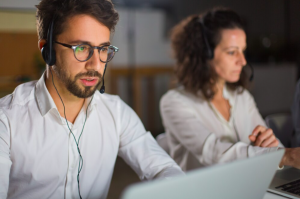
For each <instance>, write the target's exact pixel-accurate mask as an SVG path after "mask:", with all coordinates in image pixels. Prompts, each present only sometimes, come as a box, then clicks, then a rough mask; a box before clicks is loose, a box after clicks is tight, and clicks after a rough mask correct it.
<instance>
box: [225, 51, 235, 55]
mask: <svg viewBox="0 0 300 199" xmlns="http://www.w3.org/2000/svg"><path fill="white" fill-rule="evenodd" d="M234 53H235V51H229V52H227V54H229V55H234Z"/></svg>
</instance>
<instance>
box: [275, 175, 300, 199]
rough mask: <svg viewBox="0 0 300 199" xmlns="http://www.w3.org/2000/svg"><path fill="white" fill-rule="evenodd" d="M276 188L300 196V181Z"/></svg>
mask: <svg viewBox="0 0 300 199" xmlns="http://www.w3.org/2000/svg"><path fill="white" fill-rule="evenodd" d="M275 188H276V189H280V190H281V191H286V192H289V193H292V194H296V195H299V196H300V179H299V180H296V181H293V182H289V183H287V184H284V185H281V186H279V187H275Z"/></svg>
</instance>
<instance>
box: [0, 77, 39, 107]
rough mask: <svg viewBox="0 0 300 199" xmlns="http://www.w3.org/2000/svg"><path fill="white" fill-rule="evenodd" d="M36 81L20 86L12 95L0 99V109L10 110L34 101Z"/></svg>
mask: <svg viewBox="0 0 300 199" xmlns="http://www.w3.org/2000/svg"><path fill="white" fill-rule="evenodd" d="M35 85H36V81H31V82H27V83H24V84H20V85H19V86H17V87H16V88H15V90H14V91H13V93H11V94H9V95H6V96H4V97H2V98H1V99H0V108H12V107H13V106H15V105H21V106H23V105H25V104H27V103H28V101H30V100H33V99H34V88H35Z"/></svg>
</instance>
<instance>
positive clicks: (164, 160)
mask: <svg viewBox="0 0 300 199" xmlns="http://www.w3.org/2000/svg"><path fill="white" fill-rule="evenodd" d="M120 101H121V100H120ZM118 110H119V113H120V114H119V119H118V121H119V122H118V126H119V127H120V129H119V131H120V133H119V135H120V146H119V156H120V157H122V158H123V159H124V161H125V162H126V163H127V164H128V165H129V166H131V168H132V169H133V170H134V171H135V172H136V173H137V174H138V175H139V177H140V179H153V178H170V177H172V176H175V175H182V174H184V173H183V171H182V170H181V168H180V167H179V166H178V165H177V164H176V163H175V161H174V160H173V159H172V158H171V157H170V156H169V155H168V154H167V153H166V152H165V151H164V150H163V149H162V148H161V147H160V146H159V145H158V144H157V142H156V141H155V139H154V138H153V136H152V135H151V133H150V132H146V130H145V128H144V126H143V124H142V122H141V121H140V119H139V117H138V116H137V115H136V113H135V112H134V111H133V110H132V109H131V108H130V107H129V106H128V105H126V104H125V103H124V102H123V101H121V102H120V104H119V107H118Z"/></svg>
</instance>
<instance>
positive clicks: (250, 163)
mask: <svg viewBox="0 0 300 199" xmlns="http://www.w3.org/2000/svg"><path fill="white" fill-rule="evenodd" d="M283 153H284V150H278V151H275V152H271V153H268V154H263V155H260V156H256V157H253V158H246V159H242V160H237V161H234V162H231V163H227V164H222V165H215V166H211V167H206V168H202V169H197V170H193V171H190V172H187V174H186V175H185V176H177V177H173V178H171V179H164V180H162V179H158V180H153V181H148V182H141V183H138V184H134V185H131V186H129V187H128V188H127V189H125V191H124V193H123V194H122V197H121V198H122V199H141V198H142V199H154V198H155V199H199V198H201V199H220V198H222V199H241V198H242V199H261V198H263V197H264V195H265V193H266V190H267V189H268V186H269V185H270V182H271V180H272V178H273V176H274V173H275V171H276V170H277V168H278V164H279V162H280V160H281V158H282V156H283Z"/></svg>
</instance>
